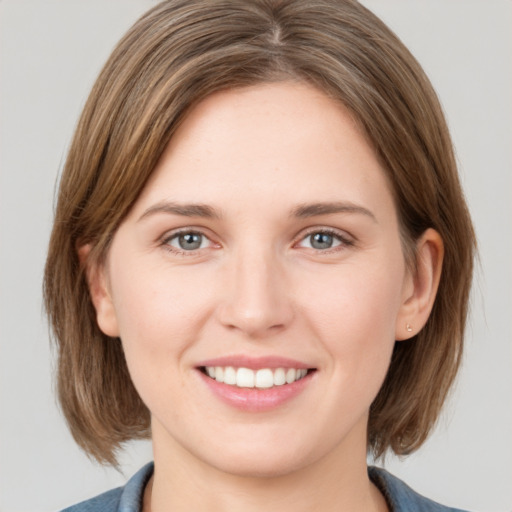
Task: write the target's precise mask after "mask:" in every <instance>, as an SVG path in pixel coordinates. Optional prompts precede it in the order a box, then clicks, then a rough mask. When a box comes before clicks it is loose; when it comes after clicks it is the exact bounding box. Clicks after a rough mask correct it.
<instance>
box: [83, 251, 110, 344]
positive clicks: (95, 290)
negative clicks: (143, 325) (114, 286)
mask: <svg viewBox="0 0 512 512" xmlns="http://www.w3.org/2000/svg"><path fill="white" fill-rule="evenodd" d="M90 252H91V245H90V244H87V245H83V246H81V247H79V248H78V258H79V260H80V265H81V266H82V267H83V268H84V269H85V275H86V279H87V285H88V287H89V295H90V296H91V300H92V303H93V305H94V309H95V310H96V321H97V322H98V326H99V328H100V329H101V331H102V332H103V333H104V334H106V335H107V336H111V337H113V338H114V337H118V336H119V327H118V323H117V316H116V312H115V308H114V303H113V301H112V297H111V293H110V290H109V286H108V279H107V275H106V270H105V267H104V265H101V266H100V265H97V264H96V263H93V262H92V261H91V258H90V257H89V256H90Z"/></svg>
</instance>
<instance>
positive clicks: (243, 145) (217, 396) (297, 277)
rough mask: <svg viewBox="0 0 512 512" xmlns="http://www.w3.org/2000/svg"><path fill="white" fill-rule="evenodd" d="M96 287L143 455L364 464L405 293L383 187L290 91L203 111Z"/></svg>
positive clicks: (359, 139)
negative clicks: (138, 408) (143, 427)
mask: <svg viewBox="0 0 512 512" xmlns="http://www.w3.org/2000/svg"><path fill="white" fill-rule="evenodd" d="M103 276H104V280H101V282H100V286H99V289H100V291H96V293H95V292H94V291H93V295H94V296H95V305H96V308H97V311H98V321H99V324H100V326H101V328H102V329H103V330H104V331H105V332H106V333H107V334H110V335H114V336H116V335H119V336H120V337H121V340H122V344H123V348H124V351H125V354H126V359H127V362H128V367H129V370H130V374H131V376H132V379H133V381H134V383H135V386H136V388H137V390H138V392H139V394H140V396H141V397H142V399H143V401H144V402H145V403H146V404H147V406H148V408H149V410H150V411H151V415H152V427H153V437H154V443H155V456H156V457H158V454H159V453H160V454H161V453H168V454H169V456H171V457H174V458H175V460H176V461H180V460H188V461H195V462H200V463H202V464H206V465H207V467H215V468H217V469H220V470H222V471H227V472H231V473H237V474H245V475H249V474H253V475H276V474H286V473H289V472H292V471H294V470H298V469H301V468H305V467H307V466H309V465H311V464H317V463H321V462H326V461H328V460H331V461H333V463H335V461H336V460H341V458H344V460H350V458H352V459H353V460H354V461H355V460H361V457H362V458H363V460H364V455H365V453H366V428H367V419H368V410H369V407H370V404H371V403H372V401H373V399H374V398H375V396H376V394H377V392H378V390H379V388H380V386H381V384H382V382H383V379H384V377H385V374H386V371H387V368H388V365H389V361H390V356H391V352H392V349H393V345H394V342H395V339H396V338H397V337H399V333H401V332H402V331H403V330H404V329H405V322H406V319H405V318H404V316H403V315H404V313H403V305H404V303H405V302H407V298H408V297H409V295H410V294H411V289H412V286H413V285H412V278H411V277H410V276H409V273H408V272H407V270H406V266H405V263H404V257H403V254H402V247H401V244H400V237H399V227H398V220H397V213H396V210H395V207H394V203H393V199H392V194H391V192H390V189H389V186H388V183H387V181H386V177H385V174H384V172H383V170H382V168H381V166H380V165H379V162H378V160H377V158H376V156H375V155H374V152H373V150H372V149H371V147H370V146H369V145H368V144H367V142H366V141H365V138H364V136H363V135H362V134H361V132H360V131H359V129H358V128H357V126H356V125H355V123H354V122H353V121H352V119H351V117H350V115H349V114H348V113H347V111H346V110H345V109H344V108H343V107H341V106H340V105H338V104H336V103H335V102H333V101H332V100H331V99H329V98H327V97H326V96H325V95H324V94H322V93H321V92H319V91H318V90H316V89H314V88H312V87H310V86H307V85H304V84H298V83H291V82H284V83H277V84H266V85H260V86H255V87H250V88H246V89H239V90H232V91H226V92H220V93H217V94H214V95H212V96H211V97H209V98H207V99H206V100H205V101H203V102H202V103H200V104H199V105H198V106H197V107H195V108H194V109H193V110H192V112H191V113H190V114H189V115H188V117H187V118H186V120H185V121H184V123H183V124H182V125H181V127H180V128H179V130H178V131H177V133H176V134H175V136H174V137H173V139H172V141H171V142H170V144H169V146H168V147H167V149H166V151H165V153H164V154H163V156H162V158H161V160H160V162H159V164H158V166H157V168H156V169H155V172H154V174H153V175H152V177H151V179H150V181H149V183H148V184H147V186H146V188H145V189H144V191H143V193H142V195H141V196H140V198H139V199H138V201H137V203H136V204H135V206H134V207H133V209H132V211H131V212H130V214H129V215H128V217H127V218H126V220H125V221H124V222H123V223H122V225H121V226H120V228H119V230H118V231H117V233H116V235H115V237H114V240H113V243H112V246H111V249H110V252H109V255H108V259H107V263H106V267H105V269H104V273H103ZM101 283H103V284H101ZM103 285H104V288H103ZM101 290H103V291H101ZM306 371H307V374H306V375H305V376H304V373H306ZM209 374H210V375H211V376H210V375H209ZM223 381H226V382H223ZM253 386H255V387H253Z"/></svg>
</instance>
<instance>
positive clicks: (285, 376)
mask: <svg viewBox="0 0 512 512" xmlns="http://www.w3.org/2000/svg"><path fill="white" fill-rule="evenodd" d="M205 370H206V374H207V375H208V376H209V377H211V378H212V379H215V380H216V381H217V382H223V383H224V384H229V385H231V386H237V387H239V388H258V389H268V388H271V387H274V386H283V385H284V384H292V383H293V382H295V381H297V380H300V379H302V378H304V377H305V376H306V375H307V373H308V371H307V370H306V369H305V368H300V369H296V368H286V369H285V368H275V369H270V368H261V369H260V370H256V371H255V370H251V369H250V368H234V367H232V366H226V367H223V366H207V367H206V368H205Z"/></svg>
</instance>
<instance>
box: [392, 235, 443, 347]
mask: <svg viewBox="0 0 512 512" xmlns="http://www.w3.org/2000/svg"><path fill="white" fill-rule="evenodd" d="M443 255H444V244H443V240H442V238H441V236H440V235H439V233H438V232H437V231H435V230H434V229H427V230H426V231H425V232H424V233H423V235H422V236H421V237H420V238H419V240H418V242H417V243H416V250H415V262H414V263H415V266H413V268H411V269H410V270H409V271H408V273H407V276H406V278H405V281H404V287H403V294H402V304H401V307H400V311H399V314H398V316H397V323H396V327H395V339H396V340H397V341H399V340H406V339H409V338H412V337H413V336H415V335H416V334H418V332H419V331H421V329H422V328H423V327H424V325H425V324H426V323H427V320H428V317H429V316H430V312H431V311H432V306H433V305H434V301H435V298H436V294H437V289H438V287H439V280H440V278H441V270H442V266H443Z"/></svg>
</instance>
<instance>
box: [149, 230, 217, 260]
mask: <svg viewBox="0 0 512 512" xmlns="http://www.w3.org/2000/svg"><path fill="white" fill-rule="evenodd" d="M184 234H196V235H201V236H203V237H204V238H206V239H207V240H208V241H209V247H203V248H199V249H192V250H188V251H186V250H184V249H179V248H177V247H173V246H172V245H170V241H171V240H173V239H175V238H176V237H178V236H180V235H184ZM158 241H159V244H160V245H161V246H162V247H163V248H164V249H165V250H166V251H168V252H171V253H173V254H177V255H180V256H181V255H184V256H194V255H197V253H199V252H201V251H204V250H207V249H210V248H218V247H220V244H219V243H217V242H215V241H213V240H212V236H211V235H208V234H207V233H206V232H205V230H204V228H198V227H194V226H185V227H181V228H177V229H174V230H170V231H166V232H165V234H164V235H162V236H161V237H160V238H159V239H158Z"/></svg>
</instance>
